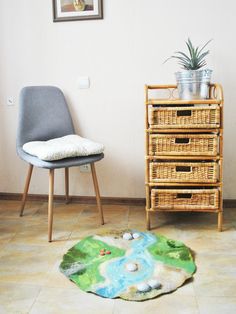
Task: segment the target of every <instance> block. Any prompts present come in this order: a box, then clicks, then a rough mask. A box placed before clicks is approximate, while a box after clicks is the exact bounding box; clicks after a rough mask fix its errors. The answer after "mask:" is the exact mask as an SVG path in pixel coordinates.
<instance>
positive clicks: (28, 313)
mask: <svg viewBox="0 0 236 314" xmlns="http://www.w3.org/2000/svg"><path fill="white" fill-rule="evenodd" d="M42 289H43V287H41V288H40V289H39V292H38V294H37V296H36V297H35V298H34V301H33V302H32V304H31V306H30V308H29V310H28V312H27V314H30V312H31V310H32V308H33V306H34V304H35V303H36V301H37V299H38V297H39V295H40V293H41V291H42Z"/></svg>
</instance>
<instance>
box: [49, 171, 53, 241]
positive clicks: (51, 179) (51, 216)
mask: <svg viewBox="0 0 236 314" xmlns="http://www.w3.org/2000/svg"><path fill="white" fill-rule="evenodd" d="M53 194H54V169H50V170H49V194H48V242H52V224H53Z"/></svg>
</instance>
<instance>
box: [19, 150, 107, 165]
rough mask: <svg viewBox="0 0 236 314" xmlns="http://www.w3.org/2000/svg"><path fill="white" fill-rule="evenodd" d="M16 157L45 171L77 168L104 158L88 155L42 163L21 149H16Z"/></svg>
mask: <svg viewBox="0 0 236 314" xmlns="http://www.w3.org/2000/svg"><path fill="white" fill-rule="evenodd" d="M17 153H18V155H19V156H20V158H22V159H23V160H25V161H27V162H28V163H30V164H31V165H33V166H36V167H39V168H45V169H59V168H68V167H76V166H77V167H78V166H82V165H86V164H90V163H93V162H96V161H99V160H101V159H102V158H103V157H104V154H103V153H102V154H97V155H90V156H86V157H73V158H65V159H61V160H56V161H44V160H41V159H39V158H37V157H35V156H32V155H29V154H27V153H26V152H25V151H24V150H23V149H22V148H21V147H18V150H17Z"/></svg>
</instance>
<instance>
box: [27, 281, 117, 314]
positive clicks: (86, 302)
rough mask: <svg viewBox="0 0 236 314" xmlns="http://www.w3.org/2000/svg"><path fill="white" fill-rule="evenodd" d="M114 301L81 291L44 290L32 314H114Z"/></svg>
mask: <svg viewBox="0 0 236 314" xmlns="http://www.w3.org/2000/svg"><path fill="white" fill-rule="evenodd" d="M113 306H114V300H111V299H103V298H101V297H98V296H96V295H93V294H90V293H85V292H83V291H81V290H79V289H77V290H73V289H63V288H47V287H46V288H43V289H42V290H41V292H40V294H39V296H38V297H37V299H36V301H35V303H34V305H33V307H32V309H31V311H30V312H29V313H30V314H42V313H43V314H49V313H52V314H64V313H68V314H78V313H81V314H82V313H83V314H94V313H96V314H112V312H113Z"/></svg>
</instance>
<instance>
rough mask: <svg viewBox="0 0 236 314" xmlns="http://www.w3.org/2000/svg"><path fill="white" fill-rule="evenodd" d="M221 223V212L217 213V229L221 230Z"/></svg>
mask: <svg viewBox="0 0 236 314" xmlns="http://www.w3.org/2000/svg"><path fill="white" fill-rule="evenodd" d="M222 223H223V212H219V213H218V231H219V232H221V231H222Z"/></svg>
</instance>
